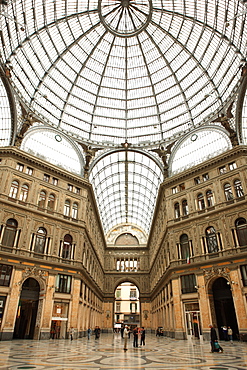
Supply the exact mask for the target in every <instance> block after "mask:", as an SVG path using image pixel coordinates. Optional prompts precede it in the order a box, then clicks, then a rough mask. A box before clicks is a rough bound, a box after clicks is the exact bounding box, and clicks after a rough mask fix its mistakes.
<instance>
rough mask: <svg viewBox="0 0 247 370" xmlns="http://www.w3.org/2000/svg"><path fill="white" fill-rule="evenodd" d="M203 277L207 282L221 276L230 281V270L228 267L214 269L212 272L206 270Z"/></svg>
mask: <svg viewBox="0 0 247 370" xmlns="http://www.w3.org/2000/svg"><path fill="white" fill-rule="evenodd" d="M203 275H204V278H205V280H206V282H208V281H209V280H211V279H212V278H213V277H216V276H217V277H218V276H221V277H224V278H226V279H227V280H230V270H229V269H228V268H227V267H212V268H211V269H210V270H206V269H204V270H203Z"/></svg>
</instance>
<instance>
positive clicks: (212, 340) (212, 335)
mask: <svg viewBox="0 0 247 370" xmlns="http://www.w3.org/2000/svg"><path fill="white" fill-rule="evenodd" d="M209 327H210V344H211V352H214V349H215V347H214V343H215V341H217V340H218V337H217V333H216V330H215V328H214V327H213V325H209Z"/></svg>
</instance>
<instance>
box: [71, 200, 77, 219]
mask: <svg viewBox="0 0 247 370" xmlns="http://www.w3.org/2000/svg"><path fill="white" fill-rule="evenodd" d="M77 216H78V203H73V206H72V218H74V219H77Z"/></svg>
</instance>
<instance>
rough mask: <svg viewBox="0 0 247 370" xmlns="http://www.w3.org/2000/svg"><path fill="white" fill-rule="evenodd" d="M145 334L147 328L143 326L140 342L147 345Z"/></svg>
mask: <svg viewBox="0 0 247 370" xmlns="http://www.w3.org/2000/svg"><path fill="white" fill-rule="evenodd" d="M145 335H146V332H145V329H144V327H142V328H141V343H140V345H141V346H145Z"/></svg>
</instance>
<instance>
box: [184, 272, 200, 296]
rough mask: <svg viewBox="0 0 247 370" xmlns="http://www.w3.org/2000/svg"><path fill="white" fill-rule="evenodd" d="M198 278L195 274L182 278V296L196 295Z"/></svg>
mask: <svg viewBox="0 0 247 370" xmlns="http://www.w3.org/2000/svg"><path fill="white" fill-rule="evenodd" d="M195 287H196V277H195V275H194V274H189V275H182V276H181V289H182V294H186V293H195V292H196V291H197V290H196V288H195Z"/></svg>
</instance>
